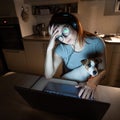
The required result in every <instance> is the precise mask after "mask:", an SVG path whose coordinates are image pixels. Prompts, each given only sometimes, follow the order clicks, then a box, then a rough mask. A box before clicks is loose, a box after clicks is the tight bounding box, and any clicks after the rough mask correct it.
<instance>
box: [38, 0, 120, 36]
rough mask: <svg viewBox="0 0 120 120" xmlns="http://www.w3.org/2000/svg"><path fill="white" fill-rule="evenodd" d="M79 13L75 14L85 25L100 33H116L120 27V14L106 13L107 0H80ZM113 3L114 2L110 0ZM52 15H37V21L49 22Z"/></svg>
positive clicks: (90, 29) (87, 28) (91, 30)
mask: <svg viewBox="0 0 120 120" xmlns="http://www.w3.org/2000/svg"><path fill="white" fill-rule="evenodd" d="M110 1H111V0H109V2H110ZM78 3H79V7H78V8H79V9H78V14H75V15H76V16H77V17H78V18H79V20H80V21H81V23H82V25H83V27H84V28H85V29H86V30H88V31H90V32H94V31H98V32H99V33H106V34H107V33H116V32H117V31H118V29H120V22H119V21H120V15H113V14H112V15H110V14H109V15H104V11H105V7H106V1H105V0H92V1H87V0H83V1H80V0H79V1H78ZM110 3H111V4H113V3H112V2H110ZM50 17H51V16H36V20H37V23H41V22H44V23H46V24H48V22H49V20H50Z"/></svg>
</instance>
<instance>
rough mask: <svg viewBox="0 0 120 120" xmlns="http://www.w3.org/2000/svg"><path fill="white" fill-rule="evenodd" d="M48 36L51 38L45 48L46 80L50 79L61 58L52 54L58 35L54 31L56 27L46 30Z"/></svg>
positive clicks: (56, 30)
mask: <svg viewBox="0 0 120 120" xmlns="http://www.w3.org/2000/svg"><path fill="white" fill-rule="evenodd" d="M48 31H49V34H50V36H51V38H50V42H49V44H48V47H47V52H46V59H45V72H44V74H45V77H46V78H47V79H49V78H52V77H53V76H54V74H55V72H56V70H57V68H58V66H59V65H60V63H61V62H62V59H61V57H59V56H58V55H57V54H56V53H54V48H55V39H56V36H57V35H58V29H56V26H54V25H53V26H51V27H49V28H48Z"/></svg>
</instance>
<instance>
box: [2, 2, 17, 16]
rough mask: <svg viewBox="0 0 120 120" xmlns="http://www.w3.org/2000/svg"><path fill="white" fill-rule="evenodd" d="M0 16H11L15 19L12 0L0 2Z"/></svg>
mask: <svg viewBox="0 0 120 120" xmlns="http://www.w3.org/2000/svg"><path fill="white" fill-rule="evenodd" d="M0 16H4V17H5V16H9V17H10V16H11V17H13V16H14V17H15V16H17V15H16V11H15V6H14V1H13V0H7V1H6V0H1V1H0Z"/></svg>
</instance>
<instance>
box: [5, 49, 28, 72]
mask: <svg viewBox="0 0 120 120" xmlns="http://www.w3.org/2000/svg"><path fill="white" fill-rule="evenodd" d="M3 53H4V56H5V60H6V63H7V66H8V69H9V70H12V71H18V72H26V71H27V69H26V68H27V63H26V57H25V53H24V51H20V50H8V49H3Z"/></svg>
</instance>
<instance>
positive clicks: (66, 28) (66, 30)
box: [62, 27, 70, 36]
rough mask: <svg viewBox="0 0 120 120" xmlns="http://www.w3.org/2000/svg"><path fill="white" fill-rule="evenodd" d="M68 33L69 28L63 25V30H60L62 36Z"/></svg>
mask: <svg viewBox="0 0 120 120" xmlns="http://www.w3.org/2000/svg"><path fill="white" fill-rule="evenodd" d="M69 33H70V29H69V28H68V27H64V28H63V31H62V34H63V35H64V36H68V35H69Z"/></svg>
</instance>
